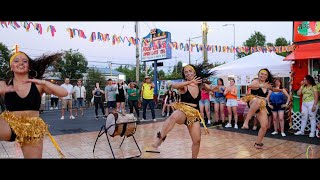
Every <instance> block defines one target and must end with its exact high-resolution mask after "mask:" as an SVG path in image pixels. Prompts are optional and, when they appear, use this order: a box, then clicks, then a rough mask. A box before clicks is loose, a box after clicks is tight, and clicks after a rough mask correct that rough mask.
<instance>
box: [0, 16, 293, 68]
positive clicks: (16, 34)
mask: <svg viewBox="0 0 320 180" xmlns="http://www.w3.org/2000/svg"><path fill="white" fill-rule="evenodd" d="M33 23H36V22H33ZM37 23H41V25H42V28H43V34H42V35H40V34H38V32H37V31H36V30H34V28H33V27H31V28H30V31H29V32H26V30H25V29H24V28H23V27H21V28H19V29H17V30H15V29H14V28H12V27H11V26H9V27H8V28H2V27H1V26H0V42H2V43H4V44H6V45H7V46H8V47H9V48H12V46H13V45H14V44H19V45H20V47H21V50H22V51H24V52H26V53H27V54H29V55H30V56H31V57H32V58H34V57H37V56H39V55H41V54H43V53H46V52H57V51H60V50H62V49H63V50H67V49H70V48H72V49H79V51H80V52H81V53H83V54H84V55H85V56H86V58H87V60H88V62H89V66H99V67H107V66H108V63H106V61H112V62H114V63H124V64H135V47H134V46H128V45H127V43H125V44H122V43H120V44H119V45H112V44H111V42H101V41H97V40H96V41H94V42H90V41H89V37H90V35H91V33H92V32H96V33H97V32H101V33H109V34H110V35H113V34H116V35H118V36H119V35H121V36H127V37H135V32H134V22H125V21H121V22H116V21H106V22H103V21H99V22H84V21H80V22H77V21H73V22H67V21H63V22H59V21H52V22H50V21H46V22H37ZM201 24H202V22H200V21H196V22H188V21H182V22H179V21H170V22H166V21H153V22H142V21H140V22H139V37H140V39H141V38H142V37H144V36H146V35H147V34H148V33H149V32H150V29H152V28H159V29H161V30H162V31H169V32H171V39H172V41H176V42H179V43H180V42H182V43H187V39H188V38H189V37H191V38H192V37H197V36H201ZM207 24H208V26H209V28H210V29H211V32H209V33H208V44H210V45H221V46H224V45H228V46H231V45H233V38H234V36H233V26H223V25H224V24H235V34H236V36H235V45H236V46H241V45H242V44H243V42H245V40H247V39H248V38H249V37H250V36H251V35H252V34H253V33H254V31H259V32H261V33H262V34H264V35H265V36H266V40H267V42H271V43H274V42H275V40H276V39H277V38H279V37H284V38H285V39H287V40H288V41H291V42H292V26H293V22H292V21H283V22H281V21H276V22H268V21H262V22H259V21H244V22H242V21H236V22H231V21H227V22H224V21H218V22H211V21H208V22H207ZM49 25H53V26H55V28H56V33H55V36H54V37H52V36H51V34H50V33H49V32H47V27H48V26H49ZM69 27H70V28H77V29H82V30H83V31H84V32H85V35H86V36H87V39H82V38H79V37H78V36H76V37H75V38H73V39H70V36H69V33H68V32H67V30H66V29H67V28H69ZM192 42H193V43H198V44H201V43H202V39H201V38H197V39H194V40H193V41H192ZM172 57H173V58H172V59H167V60H163V63H164V67H161V68H160V69H163V68H165V72H166V70H167V69H168V68H169V67H173V65H174V64H175V63H176V62H177V61H182V62H184V63H187V62H188V60H189V53H188V52H187V51H183V50H172ZM208 59H209V61H210V62H213V63H214V62H229V61H232V60H233V54H232V53H217V52H216V53H211V52H209V53H208ZM202 60H203V57H202V52H192V53H191V63H196V62H199V61H202ZM147 65H151V63H147ZM114 67H117V66H114Z"/></svg>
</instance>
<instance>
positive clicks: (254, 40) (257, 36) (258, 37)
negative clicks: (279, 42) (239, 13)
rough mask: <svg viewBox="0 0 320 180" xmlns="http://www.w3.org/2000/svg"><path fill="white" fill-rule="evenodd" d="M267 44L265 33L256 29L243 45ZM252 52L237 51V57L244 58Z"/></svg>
mask: <svg viewBox="0 0 320 180" xmlns="http://www.w3.org/2000/svg"><path fill="white" fill-rule="evenodd" d="M265 44H266V36H265V35H263V34H262V33H260V32H257V31H255V32H254V34H252V35H251V36H250V38H249V39H247V40H246V42H244V43H243V46H247V47H249V48H250V47H255V46H264V45H265ZM250 54H252V53H251V52H249V53H248V54H246V53H243V52H241V53H237V57H238V58H242V57H245V56H248V55H250Z"/></svg>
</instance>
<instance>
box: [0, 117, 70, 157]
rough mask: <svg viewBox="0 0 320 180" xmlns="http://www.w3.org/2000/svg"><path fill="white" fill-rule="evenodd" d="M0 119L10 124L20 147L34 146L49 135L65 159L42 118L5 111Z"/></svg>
mask: <svg viewBox="0 0 320 180" xmlns="http://www.w3.org/2000/svg"><path fill="white" fill-rule="evenodd" d="M0 118H2V119H4V120H5V121H6V122H7V123H8V124H9V126H10V127H11V129H12V131H13V132H14V133H15V134H16V141H17V142H18V143H19V144H20V145H23V144H34V143H35V142H37V141H39V140H40V139H42V138H43V137H44V136H45V135H49V137H50V139H51V141H52V143H53V145H54V146H55V147H56V149H57V151H58V153H59V155H60V156H62V157H64V155H63V154H62V152H61V150H60V147H59V146H58V144H57V143H56V142H55V140H54V139H53V137H52V136H51V134H50V133H49V130H48V125H47V124H46V123H45V122H44V121H43V119H42V118H40V117H32V116H30V115H29V114H28V113H25V114H23V115H15V114H14V113H12V112H9V111H4V112H3V113H1V114H0Z"/></svg>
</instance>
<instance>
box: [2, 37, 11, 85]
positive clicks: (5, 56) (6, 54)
mask: <svg viewBox="0 0 320 180" xmlns="http://www.w3.org/2000/svg"><path fill="white" fill-rule="evenodd" d="M9 59H10V50H9V49H8V47H7V46H6V45H5V44H3V43H0V67H1V71H0V79H4V78H5V77H6V73H7V72H8V71H9Z"/></svg>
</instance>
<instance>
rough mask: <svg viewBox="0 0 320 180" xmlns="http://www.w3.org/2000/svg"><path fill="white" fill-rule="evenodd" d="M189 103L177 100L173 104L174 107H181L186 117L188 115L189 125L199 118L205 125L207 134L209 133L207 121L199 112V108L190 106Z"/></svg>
mask: <svg viewBox="0 0 320 180" xmlns="http://www.w3.org/2000/svg"><path fill="white" fill-rule="evenodd" d="M187 104H188V103H183V102H180V103H179V102H175V103H173V104H172V107H173V109H175V110H176V109H179V110H180V111H182V112H183V113H184V114H185V115H186V117H187V121H186V124H187V126H191V125H192V124H193V123H195V122H196V121H197V120H199V121H201V122H202V124H203V127H204V130H205V132H206V134H209V131H208V128H207V127H206V125H205V122H204V120H203V118H202V117H201V114H200V112H199V110H197V109H195V108H193V107H191V106H188V105H187Z"/></svg>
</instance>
